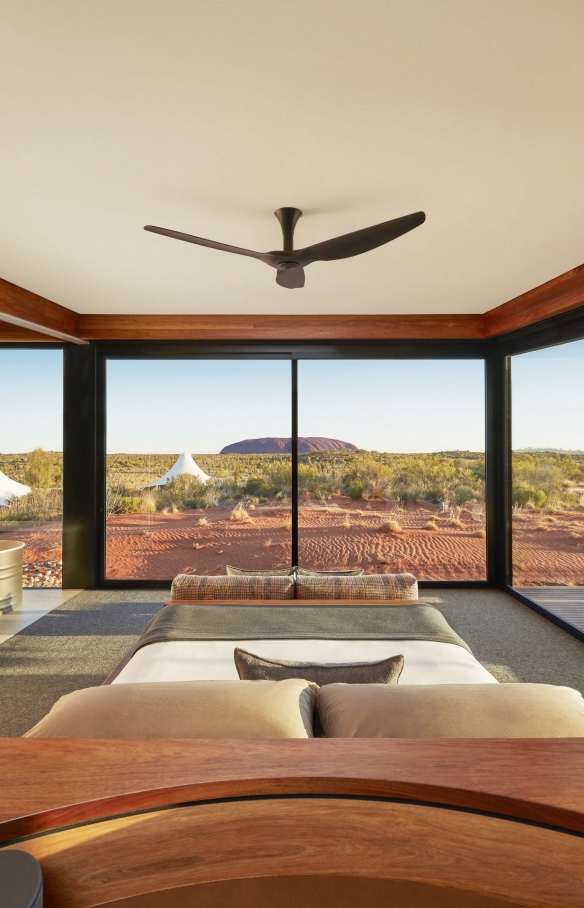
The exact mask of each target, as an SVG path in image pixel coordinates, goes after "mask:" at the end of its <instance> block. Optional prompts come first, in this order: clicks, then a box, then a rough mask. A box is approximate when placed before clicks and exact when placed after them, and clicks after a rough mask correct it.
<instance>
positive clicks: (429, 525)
mask: <svg viewBox="0 0 584 908" xmlns="http://www.w3.org/2000/svg"><path fill="white" fill-rule="evenodd" d="M424 529H425V530H433V531H436V530H439V529H440V527H439V526H438V524H437V523H435V522H434V521H433V520H428V521H427V522H426V523H425V524H424Z"/></svg>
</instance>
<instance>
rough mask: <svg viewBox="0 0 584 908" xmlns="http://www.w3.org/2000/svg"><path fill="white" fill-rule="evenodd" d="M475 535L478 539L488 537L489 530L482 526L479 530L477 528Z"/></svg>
mask: <svg viewBox="0 0 584 908" xmlns="http://www.w3.org/2000/svg"><path fill="white" fill-rule="evenodd" d="M473 536H476V538H477V539H486V538H487V531H486V530H485V528H484V527H481V528H480V529H479V530H475V531H474V533H473Z"/></svg>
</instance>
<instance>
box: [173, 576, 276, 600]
mask: <svg viewBox="0 0 584 908" xmlns="http://www.w3.org/2000/svg"><path fill="white" fill-rule="evenodd" d="M170 597H171V599H172V600H173V601H174V602H180V601H181V600H184V599H187V600H188V599H191V600H197V601H198V602H213V601H216V602H217V601H222V600H223V601H232V600H235V601H246V600H248V599H266V600H269V599H294V578H293V577H279V576H276V577H274V576H273V575H270V576H268V577H264V576H252V577H245V576H244V577H241V576H239V577H226V576H213V577H207V576H203V575H200V574H178V575H177V576H176V577H175V578H174V580H173V581H172V587H171V590H170Z"/></svg>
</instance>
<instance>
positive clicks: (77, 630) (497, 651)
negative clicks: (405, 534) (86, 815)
mask: <svg viewBox="0 0 584 908" xmlns="http://www.w3.org/2000/svg"><path fill="white" fill-rule="evenodd" d="M427 592H428V595H427V596H423V598H424V599H425V600H426V601H429V602H432V603H433V604H434V605H437V606H438V608H440V609H441V611H442V612H443V613H444V615H445V616H446V619H447V620H448V622H449V623H450V624H451V625H452V627H453V628H454V630H455V631H456V632H457V633H458V634H460V636H461V637H462V638H463V640H466V642H467V643H468V644H469V646H470V647H471V649H472V651H473V653H474V654H475V656H476V657H477V659H478V660H479V661H480V662H482V663H483V664H484V665H486V666H487V668H488V669H489V671H491V672H492V673H493V674H494V675H495V677H496V678H497V679H498V680H499V681H535V682H541V683H546V684H564V685H567V686H569V687H574V688H576V689H577V690H579V691H580V692H581V693H582V694H584V644H582V643H580V642H579V641H577V640H575V639H574V638H573V637H570V636H569V635H568V634H566V633H564V631H562V630H560V629H559V628H557V627H555V626H554V625H553V624H551V623H550V622H549V621H546V620H545V618H542V617H541V616H540V615H537V614H536V613H535V612H532V611H531V610H530V609H528V608H527V607H526V606H524V605H521V603H519V602H517V601H516V600H515V599H512V598H511V597H510V596H507V595H506V594H505V593H499V592H494V591H491V590H428V591H427ZM167 598H168V592H167V591H164V590H160V591H158V590H157V591H141V590H135V591H134V590H132V591H126V590H124V591H91V592H85V593H79V595H77V596H74V597H73V598H72V599H69V601H68V602H66V603H65V604H64V605H61V606H60V607H59V608H57V609H54V611H52V612H50V613H49V614H48V615H45V616H44V617H43V618H40V619H39V620H38V621H36V622H35V623H34V624H31V625H30V626H29V627H27V628H26V629H25V630H23V631H21V632H20V633H19V634H17V635H16V636H15V637H12V638H11V639H10V640H7V641H6V643H3V644H2V645H0V678H1V681H0V691H1V696H0V734H1V735H2V736H8V737H10V736H19V735H22V734H24V732H25V731H27V730H28V729H29V728H31V727H32V726H33V725H34V724H35V722H38V720H39V719H41V718H42V716H44V715H45V713H47V712H48V710H49V709H50V708H51V706H52V705H53V703H54V702H55V701H56V700H58V699H59V697H61V696H63V694H66V693H69V692H70V691H72V690H76V689H77V688H79V687H92V686H94V685H98V684H101V682H102V681H103V680H104V679H105V678H106V677H107V675H108V674H109V673H110V672H111V671H112V670H113V669H114V668H115V666H116V665H117V663H118V662H119V661H120V659H121V658H122V656H123V655H124V654H125V653H126V652H127V650H128V649H129V648H130V647H131V646H132V644H133V643H134V642H135V640H136V638H137V637H138V635H139V634H140V632H141V631H142V629H143V628H144V626H145V625H146V624H147V623H148V621H149V620H150V618H151V617H152V616H153V615H154V614H155V613H156V612H157V611H158V609H159V608H161V606H162V603H163V602H164V601H165V599H167Z"/></svg>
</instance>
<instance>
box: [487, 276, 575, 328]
mask: <svg viewBox="0 0 584 908" xmlns="http://www.w3.org/2000/svg"><path fill="white" fill-rule="evenodd" d="M580 306H584V265H578V267H577V268H572V270H571V271H566V272H565V274H560V275H559V276H558V277H555V278H553V279H552V280H551V281H547V282H546V283H545V284H540V286H539V287H534V289H533V290H528V291H527V293H522V294H521V296H516V297H515V299H512V300H509V302H508V303H503V305H502V306H497V307H496V308H495V309H490V310H489V311H488V312H485V314H484V316H483V320H484V331H485V336H486V337H492V336H494V335H498V334H506V333H507V332H508V331H515V330H516V329H517V328H525V327H527V325H533V324H535V323H536V322H541V321H544V319H546V318H551V317H552V316H554V315H561V314H562V313H563V312H569V311H570V310H571V309H578V308H579V307H580Z"/></svg>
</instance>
